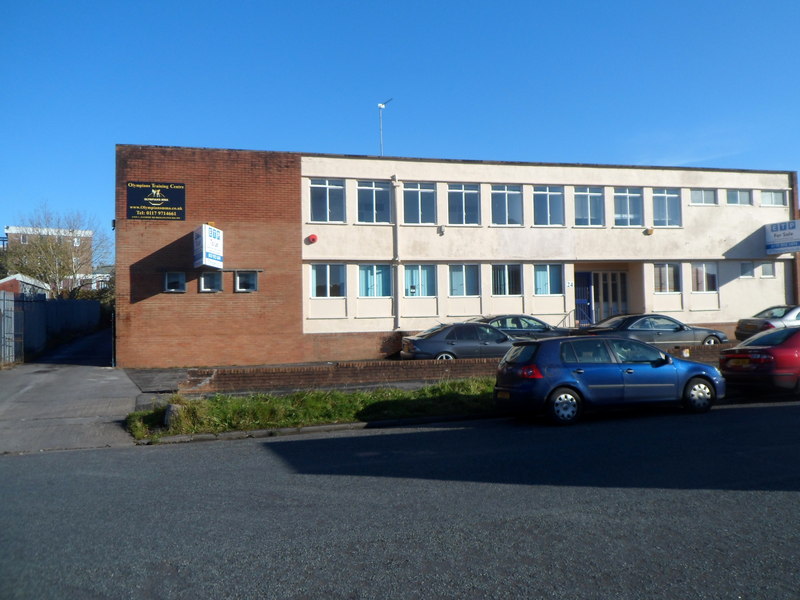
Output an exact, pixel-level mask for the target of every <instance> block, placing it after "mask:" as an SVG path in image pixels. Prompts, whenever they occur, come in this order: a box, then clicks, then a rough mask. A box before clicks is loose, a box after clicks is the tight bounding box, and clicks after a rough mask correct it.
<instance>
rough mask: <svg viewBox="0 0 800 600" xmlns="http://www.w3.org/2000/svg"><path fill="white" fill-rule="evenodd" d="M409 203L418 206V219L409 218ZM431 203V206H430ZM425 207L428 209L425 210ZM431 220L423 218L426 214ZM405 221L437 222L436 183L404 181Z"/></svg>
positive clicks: (408, 223)
mask: <svg viewBox="0 0 800 600" xmlns="http://www.w3.org/2000/svg"><path fill="white" fill-rule="evenodd" d="M409 203H410V204H411V205H412V206H414V207H415V208H416V217H417V220H416V221H414V220H411V219H409V212H410V211H409V210H408V208H409ZM428 204H430V206H428ZM425 207H427V208H428V210H425ZM426 214H427V215H430V217H429V219H430V220H423V218H424V217H425V215H426ZM403 223H404V224H406V225H435V224H436V184H435V183H430V182H422V181H410V182H404V183H403Z"/></svg>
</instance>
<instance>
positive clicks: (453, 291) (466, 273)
mask: <svg viewBox="0 0 800 600" xmlns="http://www.w3.org/2000/svg"><path fill="white" fill-rule="evenodd" d="M448 266H449V269H448V282H449V286H450V288H449V290H450V296H451V297H455V298H466V297H478V296H480V295H481V268H480V265H477V264H470V263H464V264H453V265H448ZM456 273H460V274H461V285H460V287H461V291H462V293H461V294H459V293H457V292H458V287H457V286H454V285H453V275H454V274H456ZM472 276H474V277H475V281H472ZM470 284H472V285H470ZM473 287H474V289H475V290H476V292H475V293H474V294H469V293H467V292H468V291H469V289H470V288H473Z"/></svg>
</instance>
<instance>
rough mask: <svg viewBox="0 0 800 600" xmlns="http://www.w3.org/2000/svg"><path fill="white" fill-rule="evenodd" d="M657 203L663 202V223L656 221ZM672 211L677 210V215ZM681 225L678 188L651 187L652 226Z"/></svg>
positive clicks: (679, 192)
mask: <svg viewBox="0 0 800 600" xmlns="http://www.w3.org/2000/svg"><path fill="white" fill-rule="evenodd" d="M659 204H663V209H662V210H661V212H663V214H664V215H665V220H666V222H665V223H658V222H657V219H658V215H659V206H658V205H659ZM670 207H672V208H670ZM674 212H677V215H675V214H673V213H674ZM682 225H683V218H682V215H681V191H680V189H679V188H653V227H681V226H682Z"/></svg>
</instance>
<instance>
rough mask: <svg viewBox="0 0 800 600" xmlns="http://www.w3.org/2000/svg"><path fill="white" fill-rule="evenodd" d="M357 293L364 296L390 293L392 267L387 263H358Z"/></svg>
mask: <svg viewBox="0 0 800 600" xmlns="http://www.w3.org/2000/svg"><path fill="white" fill-rule="evenodd" d="M358 295H359V296H361V297H364V298H375V297H384V298H385V297H387V296H391V295H392V268H391V266H389V265H360V266H359V267H358Z"/></svg>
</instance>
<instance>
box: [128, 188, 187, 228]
mask: <svg viewBox="0 0 800 600" xmlns="http://www.w3.org/2000/svg"><path fill="white" fill-rule="evenodd" d="M127 187H128V201H127V207H128V212H127V216H128V219H130V220H136V221H185V220H186V184H185V183H152V182H146V181H129V182H128V183H127Z"/></svg>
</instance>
